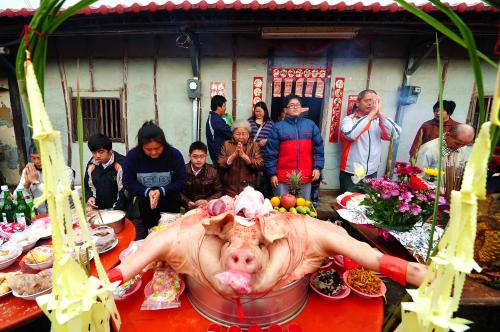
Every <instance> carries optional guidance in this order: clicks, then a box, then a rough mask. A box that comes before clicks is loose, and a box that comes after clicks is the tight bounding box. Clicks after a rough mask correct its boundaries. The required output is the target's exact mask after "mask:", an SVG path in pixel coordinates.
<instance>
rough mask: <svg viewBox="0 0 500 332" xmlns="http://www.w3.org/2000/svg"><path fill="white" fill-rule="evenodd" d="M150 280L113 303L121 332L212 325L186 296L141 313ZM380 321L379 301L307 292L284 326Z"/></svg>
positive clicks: (348, 327) (354, 327) (362, 325)
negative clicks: (174, 306)
mask: <svg viewBox="0 0 500 332" xmlns="http://www.w3.org/2000/svg"><path fill="white" fill-rule="evenodd" d="M151 277H152V273H147V274H145V275H144V276H143V283H142V286H141V288H140V290H139V291H137V292H136V293H135V294H133V295H132V296H131V297H129V298H127V299H126V300H124V301H117V302H116V304H117V306H118V311H119V312H120V316H121V320H122V326H121V328H120V332H143V331H189V332H197V331H199V332H204V331H206V330H207V327H208V326H209V325H210V324H211V322H209V321H208V320H206V319H205V318H203V317H202V316H201V315H200V314H199V313H198V312H196V311H195V310H194V308H193V306H192V305H191V303H190V302H189V300H188V298H187V296H186V295H185V294H183V295H182V296H181V302H182V305H181V307H180V308H177V309H168V310H156V311H141V310H140V308H141V304H142V302H143V301H144V286H145V285H146V284H147V282H149V280H150V279H151ZM383 321H384V308H383V304H382V299H381V298H378V299H362V298H360V297H358V296H356V295H355V294H353V293H351V294H350V295H349V296H348V297H346V298H345V299H342V300H338V301H334V302H327V301H325V300H323V299H322V298H321V297H319V296H318V295H317V294H316V293H314V292H313V291H311V290H310V294H309V299H308V301H307V304H306V307H305V308H304V310H303V311H302V312H301V313H300V314H299V315H298V316H297V317H295V318H294V319H293V320H292V321H290V322H289V323H287V324H284V327H287V326H288V325H289V324H291V323H296V324H299V325H300V326H301V327H302V330H303V331H304V332H310V331H314V332H322V331H324V332H327V331H328V332H330V331H337V332H342V331H346V332H347V331H349V332H351V331H356V332H363V331H367V332H374V331H380V330H381V329H382V323H383Z"/></svg>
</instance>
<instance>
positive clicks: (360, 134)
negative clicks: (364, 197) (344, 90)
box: [339, 89, 401, 194]
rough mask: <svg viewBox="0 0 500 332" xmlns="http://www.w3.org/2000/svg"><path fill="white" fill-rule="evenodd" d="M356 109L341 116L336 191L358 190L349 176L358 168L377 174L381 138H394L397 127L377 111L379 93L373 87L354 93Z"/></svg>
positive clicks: (379, 107)
mask: <svg viewBox="0 0 500 332" xmlns="http://www.w3.org/2000/svg"><path fill="white" fill-rule="evenodd" d="M356 106H357V107H356V111H355V112H354V113H352V114H350V115H348V116H346V117H344V118H343V119H342V122H341V124H340V139H341V141H342V143H343V144H342V155H341V157H340V177H339V180H340V191H341V194H342V193H344V192H346V191H349V192H355V191H358V190H357V189H356V186H355V184H354V182H353V180H352V177H353V175H354V174H355V173H357V170H358V169H363V170H364V173H365V174H366V177H368V178H373V177H377V172H378V168H379V166H380V156H381V150H382V140H386V141H389V140H390V139H391V137H392V139H393V140H398V139H399V136H400V133H401V128H400V127H399V126H398V125H397V124H396V123H395V122H394V121H393V120H391V119H389V118H388V117H386V116H385V114H384V113H382V111H381V106H380V97H379V96H378V94H377V92H376V91H374V90H369V89H367V90H363V91H361V92H360V93H359V94H358V98H357V101H356Z"/></svg>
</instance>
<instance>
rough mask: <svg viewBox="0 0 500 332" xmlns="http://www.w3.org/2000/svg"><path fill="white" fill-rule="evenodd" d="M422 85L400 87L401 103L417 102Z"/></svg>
mask: <svg viewBox="0 0 500 332" xmlns="http://www.w3.org/2000/svg"><path fill="white" fill-rule="evenodd" d="M420 91H421V90H420V87H419V86H413V85H406V86H404V87H402V88H400V89H399V103H400V104H401V105H411V104H415V103H416V102H417V99H418V95H419V94H420Z"/></svg>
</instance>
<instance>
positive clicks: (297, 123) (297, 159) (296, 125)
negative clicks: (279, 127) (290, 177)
mask: <svg viewBox="0 0 500 332" xmlns="http://www.w3.org/2000/svg"><path fill="white" fill-rule="evenodd" d="M295 135H296V138H297V140H296V142H297V144H296V147H297V148H296V151H297V153H296V158H295V172H296V173H298V172H299V155H300V144H299V119H298V118H297V119H295Z"/></svg>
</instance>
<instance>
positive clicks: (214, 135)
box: [205, 95, 233, 165]
mask: <svg viewBox="0 0 500 332" xmlns="http://www.w3.org/2000/svg"><path fill="white" fill-rule="evenodd" d="M210 109H211V110H212V111H211V112H210V114H208V118H207V124H206V128H205V129H206V136H207V145H208V152H209V153H210V158H211V159H212V163H213V164H214V165H215V164H217V160H218V159H219V153H220V149H221V148H222V144H224V142H225V141H226V140H228V139H231V138H232V137H233V132H232V131H231V127H229V125H228V124H227V123H226V121H224V119H222V116H223V115H224V113H226V98H224V97H223V96H219V95H215V96H213V97H212V100H211V102H210Z"/></svg>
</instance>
